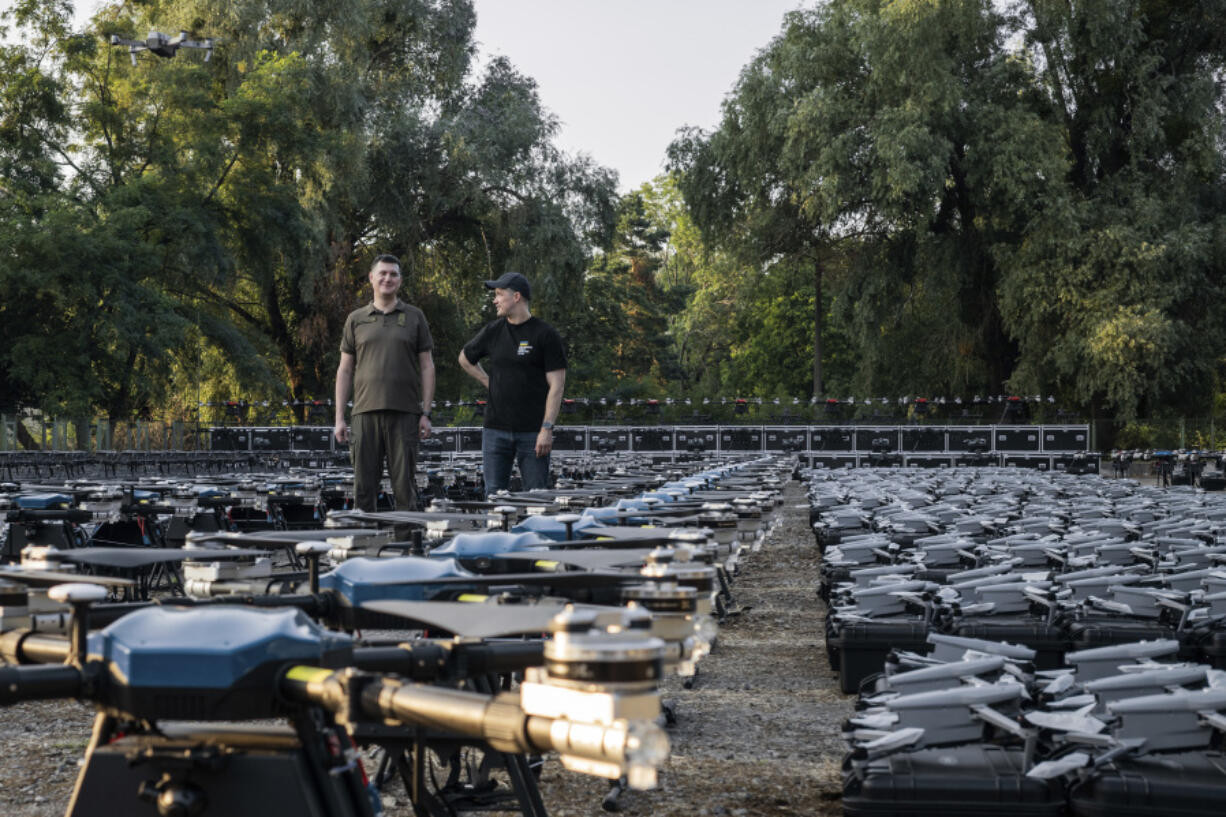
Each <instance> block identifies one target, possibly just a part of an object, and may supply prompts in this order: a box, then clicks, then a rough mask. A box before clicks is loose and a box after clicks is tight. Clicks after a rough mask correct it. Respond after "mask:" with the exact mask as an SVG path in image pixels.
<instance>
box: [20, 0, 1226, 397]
mask: <svg viewBox="0 0 1226 817" xmlns="http://www.w3.org/2000/svg"><path fill="white" fill-rule="evenodd" d="M1222 19H1226V0H1200V1H1199V2H1186V1H1185V0H1090V2H1087V3H1080V4H1076V5H1069V4H1067V3H1053V2H1050V0H1016V1H1015V2H1012V3H1000V2H991V0H940V1H939V2H938V0H825V1H824V2H820V3H816V4H813V5H811V6H809V7H806V8H803V9H801V10H798V11H796V12H792V13H790V14H788V15H787V16H786V17H785V19H784V21H783V25H782V27H781V30H780V32H779V34H778V35H777V36H776V37H775V38H774V39H772V40H771V41H770V42H769V43H766V44H764V47H763V48H762V50H761V51H760V52H758V54H757V55H756V56H755V57H754V58H753V59H752V60H751V61H750V62H749V63H748V64H747V65H746V66H745V67H744V69H743V71H742V73H741V75H740V77H739V79H738V81H737V83H736V84H735V86H734V87H733V88H732V89H731V91H730V93H729V94H728V96H727V98H726V100H725V102H724V105H723V109H722V119H721V121H720V123H719V125H718V126H717V127H716V128H714V129H713V130H711V131H702V130H698V129H694V128H681V129H680V130H679V132H678V136H677V138H676V140H675V141H674V142H673V144H672V145H671V147H670V149H669V151H668V159H669V167H670V171H669V173H667V174H665V175H663V176H660V177H658V178H656V179H653V180H649V181H645V182H643V183H641V184H640V185H639V186H638V187H634V188H631V189H630V192H628V193H626V194H624V195H620V196H619V195H618V194H617V179H616V176H615V174H614V173H613V172H612V171H610V170H608V169H607V168H604V167H601V166H600V165H599V164H597V163H596V162H595V161H594V160H592V159H591V158H590V157H587V156H584V155H578V156H573V155H568V154H565V153H563V152H562V151H560V150H559V149H558V148H557V146H556V144H555V137H556V135H557V130H558V122H557V119H556V118H555V117H554V115H553V114H551V113H550V112H549V111H548V110H547V109H546V108H545V107H544V105H543V104H542V102H541V99H540V97H539V95H538V93H537V88H536V85H535V83H534V81H533V80H532V78H530V77H527V76H525V75H523V74H522V73H521V72H519V71H518V70H517V69H516V68H515V66H514V65H512V64H511V63H510V62H508V61H507V60H505V59H492V60H489V61H488V62H486V63H484V64H483V65H478V63H477V61H476V59H475V45H474V41H473V32H474V26H475V15H474V10H473V7H472V4H471V2H470V1H469V0H350V2H325V3H319V2H312V1H309V0H142V2H122V3H120V2H115V3H110V4H108V5H104V6H103V7H102V8H101V9H100V10H99V11H98V12H97V14H96V15H95V16H94V18H93V20H92V21H91V23H90V25H89V27H88V30H87V31H85V32H77V31H74V30H73V29H72V24H71V20H72V15H71V6H70V4H69V3H68V2H66V1H65V0H19V2H17V3H16V4H14V5H13V6H12V7H11V8H9V9H8V10H7V11H5V12H4V13H3V16H2V17H0V21H2V23H3V25H4V26H6V27H7V29H8V36H7V38H5V39H4V40H3V42H4V44H3V45H0V231H2V234H3V235H5V236H6V242H5V245H4V248H3V251H2V252H0V410H11V409H13V408H18V407H41V408H44V409H47V410H49V411H55V412H67V413H73V414H83V413H87V412H101V413H105V414H109V415H111V416H115V417H133V416H147V415H150V414H154V413H171V414H177V415H178V416H183V415H184V414H186V413H188V412H189V411H190V409H191V408H192V407H193V406H194V405H195V403H196V402H197V401H198V400H205V401H208V400H217V399H221V398H226V397H233V396H253V395H254V396H260V397H263V398H265V399H269V398H274V399H275V398H278V397H279V398H284V399H306V398H310V397H320V396H326V395H328V394H330V393H331V384H332V377H333V373H334V371H335V367H336V361H337V350H336V347H337V343H338V338H339V333H340V328H341V325H342V322H343V319H344V317H345V315H346V314H347V313H348V311H350V310H351V309H353V308H355V307H356V306H357V305H358V304H359V303H361V302H362V301H363V300H364V299H365V298H367V297H369V293H368V292H367V291H365V290H364V286H365V280H366V275H365V273H366V269H367V268H368V265H369V262H370V260H371V258H372V257H373V255H374V254H376V253H379V252H391V253H394V254H396V255H398V256H399V257H401V259H402V260H403V263H404V267H405V271H406V276H405V285H404V286H405V289H404V295H405V297H406V298H407V299H409V300H411V301H412V302H414V303H416V304H417V305H419V306H421V307H422V308H423V310H425V312H426V314H427V316H428V318H429V320H430V324H431V329H432V331H433V334H434V338H435V342H436V358H437V359H438V360H439V361H440V364H441V365H440V366H439V370H438V371H439V389H438V395H439V397H440V399H459V398H462V397H464V398H468V397H473V396H476V394H477V388H476V386H475V384H473V383H472V382H471V381H469V380H468V379H466V378H464V377H463V375H462V374H461V373H460V371H459V370H458V368H456V367H455V366H453V365H451V362H452V361H453V360H454V358H455V356H456V354H457V352H458V350H459V348H460V346H461V345H462V344H463V342H464V341H465V340H466V339H467V338H468V337H470V336H471V334H472V333H473V332H474V331H475V330H476V328H477V327H478V326H479V325H480V324H481V323H482V322H483V321H485V320H489V319H490V318H491V317H492V311H491V309H490V307H489V304H488V298H487V297H486V293H485V290H484V289H483V287H482V281H484V280H485V279H487V278H492V277H496V276H497V275H498V274H500V273H501V272H503V271H505V270H508V269H514V270H518V271H520V272H523V273H524V274H525V275H527V276H528V277H529V278H530V279H531V280H532V282H533V286H534V295H535V296H536V297H534V299H533V310H534V312H535V313H537V314H540V315H542V316H543V317H545V318H547V319H548V320H550V321H551V322H552V323H554V324H555V325H556V326H558V328H559V329H560V330H561V332H562V334H563V337H564V338H565V339H566V341H567V343H568V344H569V346H570V360H571V367H572V369H571V374H570V378H569V382H568V391H569V392H570V393H571V394H576V395H582V396H609V397H652V396H656V397H663V396H676V397H694V398H702V397H718V396H731V395H733V394H735V395H741V396H746V397H755V396H756V397H763V398H770V397H779V398H782V397H810V396H812V397H823V396H835V397H842V396H845V395H846V394H860V395H864V396H869V395H906V394H923V395H927V396H938V395H948V396H951V397H952V396H958V395H961V396H970V395H973V394H999V393H1001V392H1005V391H1013V392H1015V393H1027V394H1034V393H1039V394H1053V395H1056V396H1057V397H1058V398H1059V399H1060V400H1061V402H1062V403H1063V404H1065V405H1069V406H1078V407H1082V408H1085V409H1089V410H1091V411H1093V412H1094V413H1096V414H1098V415H1099V416H1102V415H1104V414H1106V415H1109V416H1113V417H1117V418H1120V419H1123V420H1127V419H1130V418H1134V417H1138V416H1150V415H1153V414H1155V413H1160V412H1163V411H1182V410H1190V409H1192V408H1194V407H1196V406H1200V405H1205V406H1207V405H1210V403H1211V398H1212V395H1214V394H1216V393H1218V392H1221V391H1222V386H1221V373H1222V360H1223V355H1224V354H1226V327H1223V326H1222V324H1221V322H1220V321H1218V320H1216V319H1215V317H1216V316H1215V305H1216V304H1217V303H1218V302H1219V301H1220V300H1221V298H1222V296H1223V294H1226V293H1224V292H1223V287H1224V285H1226V284H1224V281H1226V269H1224V268H1223V265H1224V264H1226V260H1224V259H1226V184H1224V181H1226V164H1224V161H1223V159H1224V154H1223V147H1224V145H1223V135H1224V134H1226V128H1224V124H1226V123H1224V120H1223V115H1224V111H1226V104H1224V103H1226V99H1224V92H1226V83H1223V77H1224V76H1226V73H1224V70H1223V69H1224V68H1226V65H1224V62H1226V30H1224V29H1223V28H1222V26H1221V25H1220V21H1221V20H1222ZM180 29H182V30H186V31H188V32H191V33H192V34H194V35H196V36H212V37H214V38H215V43H216V45H215V48H214V50H213V52H212V56H211V58H210V59H209V60H208V61H205V60H204V59H203V58H202V57H201V55H200V54H199V53H194V52H193V53H188V52H186V51H185V52H183V53H180V54H179V55H178V56H177V57H175V58H173V59H163V58H159V57H155V56H151V55H149V54H147V53H145V54H142V55H141V56H140V57H139V58H138V59H137V60H136V64H135V65H133V64H132V63H131V62H130V61H129V59H128V54H127V52H126V51H125V50H123V49H118V48H113V47H111V46H110V45H109V44H108V43H109V37H110V36H111V35H113V34H114V35H120V36H123V37H133V36H142V35H143V32H145V31H147V30H159V31H169V32H174V31H178V30H180ZM661 81H662V82H667V78H666V77H662V78H661ZM678 124H679V125H680V124H682V123H678Z"/></svg>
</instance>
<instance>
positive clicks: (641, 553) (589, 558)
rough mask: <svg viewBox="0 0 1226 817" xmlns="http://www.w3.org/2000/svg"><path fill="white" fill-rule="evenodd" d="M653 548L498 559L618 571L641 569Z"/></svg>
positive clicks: (516, 555)
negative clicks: (621, 569) (554, 563)
mask: <svg viewBox="0 0 1226 817" xmlns="http://www.w3.org/2000/svg"><path fill="white" fill-rule="evenodd" d="M651 552H652V549H651V548H619V549H609V550H606V549H603V548H600V549H587V550H565V551H555V550H522V551H511V552H510V553H499V554H498V556H497V558H499V559H506V560H508V561H520V560H522V561H527V562H532V563H533V564H536V563H538V562H542V561H544V562H558V563H560V564H564V565H567V566H569V567H577V568H580V569H581V570H610V569H612V570H616V569H618V568H635V567H640V566H642V565H643V564H644V563H646V561H647V555H648V554H650V553H651Z"/></svg>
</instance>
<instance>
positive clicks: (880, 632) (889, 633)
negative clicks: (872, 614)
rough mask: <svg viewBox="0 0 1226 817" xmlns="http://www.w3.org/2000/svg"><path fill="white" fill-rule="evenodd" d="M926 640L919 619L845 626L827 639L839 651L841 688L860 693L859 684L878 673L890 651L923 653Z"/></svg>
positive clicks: (923, 626)
mask: <svg viewBox="0 0 1226 817" xmlns="http://www.w3.org/2000/svg"><path fill="white" fill-rule="evenodd" d="M927 639H928V627H927V625H926V624H925V623H924V622H923V621H918V620H898V619H894V620H883V621H879V622H867V623H866V622H856V623H854V624H844V625H843V626H842V627H839V628H838V630H837V632H835V633H834V635H833V636H832V637H830V638H828V641H829V642H830V647H833V648H834V649H836V650H838V672H839V687H840V689H842V690H843V692H847V693H852V692H857V691H859V689H860V682H861V681H863V680H864V679H865V678H867V677H868V676H869V675H872V674H873V673H876V672H881V669H882V667H883V666H885V659H886V656H888V655H889V654H890V651H891V650H895V649H898V650H908V651H910V652H923V651H924V650H925V649H927V643H928V642H927ZM832 669H833V666H832Z"/></svg>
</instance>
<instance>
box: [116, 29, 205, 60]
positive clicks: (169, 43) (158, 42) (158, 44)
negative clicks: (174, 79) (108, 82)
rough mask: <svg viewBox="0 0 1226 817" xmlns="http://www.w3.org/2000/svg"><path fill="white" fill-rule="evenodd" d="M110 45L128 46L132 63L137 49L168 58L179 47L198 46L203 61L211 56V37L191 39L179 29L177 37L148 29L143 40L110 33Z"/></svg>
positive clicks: (177, 50) (175, 52)
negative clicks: (202, 55)
mask: <svg viewBox="0 0 1226 817" xmlns="http://www.w3.org/2000/svg"><path fill="white" fill-rule="evenodd" d="M111 45H126V46H127V47H128V54H129V55H131V57H132V64H133V65H136V54H137V52H139V51H148V52H149V53H151V54H157V55H158V56H159V57H166V58H167V59H170V58H171V57H173V56H174V55H175V54H177V53H179V49H180V48H199V49H201V50H203V51H204V61H205V62H208V61H209V58H210V57H212V56H213V38H212V37H205V38H204V39H203V40H193V39H191V38H190V37H189V36H188V34H187V32H186V31H180V32H179V36H177V37H167V36H166V35H165V34H163V33H162V32H160V31H150V32H149V34H148V36H147V37H145V39H143V40H129V39H126V38H124V37H120V36H119V35H117V34H112V35H111Z"/></svg>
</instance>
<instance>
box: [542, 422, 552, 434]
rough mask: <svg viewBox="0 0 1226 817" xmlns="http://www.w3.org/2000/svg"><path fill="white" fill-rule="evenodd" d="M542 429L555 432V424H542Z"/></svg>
mask: <svg viewBox="0 0 1226 817" xmlns="http://www.w3.org/2000/svg"><path fill="white" fill-rule="evenodd" d="M541 428H543V429H545V430H547V431H553V423H551V422H549V421H548V420H546V421H545V422H543V423H541Z"/></svg>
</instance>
